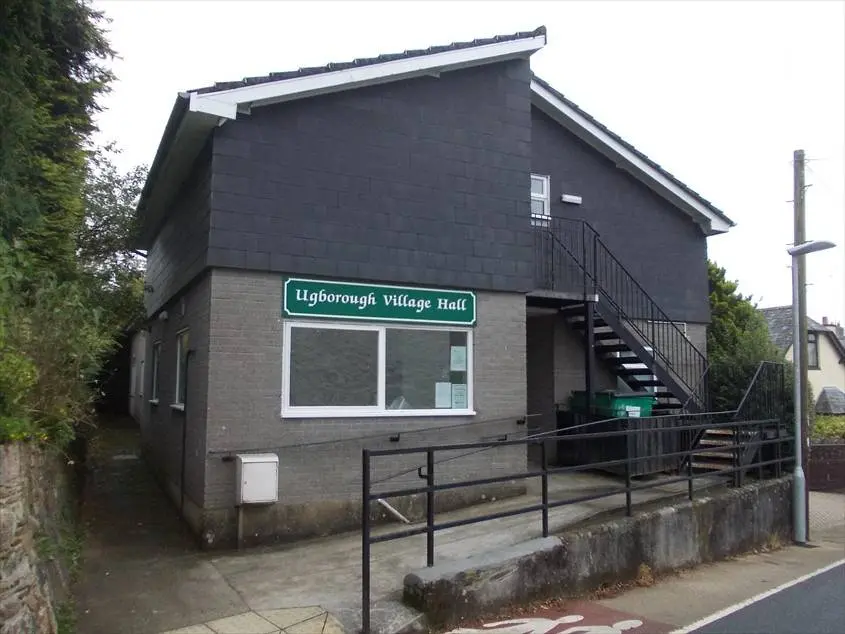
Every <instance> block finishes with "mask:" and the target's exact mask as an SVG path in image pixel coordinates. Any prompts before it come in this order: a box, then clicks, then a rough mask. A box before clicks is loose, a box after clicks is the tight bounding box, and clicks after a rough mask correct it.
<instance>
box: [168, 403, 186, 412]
mask: <svg viewBox="0 0 845 634" xmlns="http://www.w3.org/2000/svg"><path fill="white" fill-rule="evenodd" d="M170 409H175V410H176V411H177V412H184V411H185V405H184V403H171V404H170Z"/></svg>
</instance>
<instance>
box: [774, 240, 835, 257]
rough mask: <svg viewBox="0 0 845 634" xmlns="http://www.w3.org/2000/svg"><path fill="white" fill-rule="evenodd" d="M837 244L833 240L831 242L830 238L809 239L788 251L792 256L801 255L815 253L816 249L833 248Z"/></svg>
mask: <svg viewBox="0 0 845 634" xmlns="http://www.w3.org/2000/svg"><path fill="white" fill-rule="evenodd" d="M835 246H836V245H835V244H834V243H833V242H829V241H828V240H808V241H807V242H802V243H801V244H796V245H795V246H794V247H792V248H790V249H787V250H786V251H787V253H789V255H791V256H792V257H797V256H799V255H807V254H808V253H815V252H816V251H825V250H826V249H832V248H833V247H835Z"/></svg>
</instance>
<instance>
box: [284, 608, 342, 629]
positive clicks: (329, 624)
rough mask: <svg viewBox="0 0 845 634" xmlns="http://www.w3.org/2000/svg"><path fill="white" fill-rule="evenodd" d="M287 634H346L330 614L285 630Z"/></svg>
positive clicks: (326, 613)
mask: <svg viewBox="0 0 845 634" xmlns="http://www.w3.org/2000/svg"><path fill="white" fill-rule="evenodd" d="M285 632H286V634H344V630H343V626H342V625H341V624H340V622H339V621H338V620H337V619H336V618H334V617H333V616H332V615H331V614H329V613H328V612H325V613H324V614H321V615H320V616H315V617H314V618H311V619H308V620H307V621H302V622H301V623H297V624H296V625H291V626H290V627H286V628H285Z"/></svg>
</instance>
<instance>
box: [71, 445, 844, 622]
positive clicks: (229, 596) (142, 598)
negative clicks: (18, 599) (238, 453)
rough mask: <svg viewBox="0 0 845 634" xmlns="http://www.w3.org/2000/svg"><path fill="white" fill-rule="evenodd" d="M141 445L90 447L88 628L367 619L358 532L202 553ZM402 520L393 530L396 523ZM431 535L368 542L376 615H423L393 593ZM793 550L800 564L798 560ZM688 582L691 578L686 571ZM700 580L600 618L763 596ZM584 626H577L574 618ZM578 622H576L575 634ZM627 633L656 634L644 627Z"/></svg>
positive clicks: (491, 533)
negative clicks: (645, 606)
mask: <svg viewBox="0 0 845 634" xmlns="http://www.w3.org/2000/svg"><path fill="white" fill-rule="evenodd" d="M137 442H138V437H137V432H136V431H134V430H103V431H102V433H101V442H100V444H99V445H98V446H95V447H94V448H92V452H91V454H92V455H91V460H92V464H93V468H94V471H93V473H92V475H91V477H90V478H89V482H88V483H87V486H86V494H85V500H84V504H83V513H84V517H85V521H86V525H87V536H86V547H85V553H84V564H83V570H82V576H81V581H80V584H79V586H78V589H77V604H78V608H79V622H78V630H79V632H80V634H100V633H102V634H113V633H115V632H120V633H121V634H158V633H161V632H171V631H177V632H179V633H180V634H209V633H211V632H213V633H215V634H258V633H262V632H265V631H266V632H267V634H270V633H277V632H286V633H287V634H337V633H339V632H340V631H341V630H345V631H347V632H353V631H356V630H357V629H358V627H360V583H361V581H360V536H359V535H357V534H351V535H340V536H335V537H331V538H325V539H318V540H312V541H310V542H301V543H298V544H295V545H291V546H287V547H275V548H257V549H252V550H249V551H245V552H215V553H207V552H201V551H198V550H197V549H196V546H195V545H194V542H193V540H192V539H191V537H190V535H189V534H188V532H187V530H186V529H185V528H184V526H183V524H182V522H181V520H180V518H179V516H178V513H177V512H176V510H175V509H174V508H173V506H172V505H171V503H170V502H169V501H168V500H167V499H166V498H165V496H164V495H163V493H162V492H161V490H160V489H159V488H158V486H157V485H156V484H155V482H154V481H153V479H152V478H151V476H150V475H149V472H148V471H147V469H146V466H145V465H144V463H143V461H141V460H140V459H139V457H138V448H137ZM611 486H614V485H612V484H611ZM685 486H686V485H685V483H678V484H677V485H674V486H663V487H662V488H661V489H655V490H652V491H649V492H647V493H646V492H640V493H638V494H637V495H636V497H635V500H637V501H640V502H642V501H647V500H649V499H656V498H659V497H665V496H667V495H672V494H676V493H678V492H683V491H684V490H685ZM607 487H608V480H607V479H606V478H601V477H597V476H590V475H583V476H578V477H569V478H567V479H565V480H563V479H561V480H556V481H554V483H553V485H552V486H551V487H550V492H551V495H552V498H553V499H555V497H556V496H557V499H560V498H565V497H572V496H577V495H583V494H585V493H588V492H597V491H599V490H601V489H605V490H606V489H607ZM827 495H828V496H833V497H827V498H817V497H815V494H814V497H813V498H812V501H811V504H812V505H813V506H814V508H821V507H822V506H823V507H824V509H825V513H824V514H821V515H819V514H818V513H816V515H818V516H819V517H820V518H822V519H821V520H819V521H817V522H816V523H815V524H813V525H812V526H811V533H812V536H813V539H814V540H816V539H820V538H821V536H823V534H824V531H831V530H833V531H839V530H842V529H841V527H843V526H845V520H843V518H842V515H843V514H842V512H840V509H842V508H843V507H842V506H841V501H842V500H843V499H845V498H843V497H842V496H836V495H835V494H827ZM819 499H821V500H822V501H823V504H822V505H821V506H819V504H816V501H817V500H819ZM623 500H624V496H622V495H619V496H616V497H613V498H605V499H603V500H597V501H594V502H590V503H586V504H578V505H572V506H566V507H561V508H558V509H556V510H555V511H554V512H553V513H552V514H551V517H550V528H551V529H552V531H557V530H561V529H563V528H564V527H566V526H567V525H570V524H572V523H574V522H577V521H579V520H583V519H586V518H589V517H591V516H593V515H595V514H597V513H601V512H603V511H606V510H608V509H613V508H618V507H619V506H620V505H621V504H622V503H623ZM537 501H539V497H538V496H537V495H536V492H533V493H532V495H529V496H525V497H523V498H520V499H516V500H504V501H498V502H493V503H489V504H486V505H483V506H480V507H475V508H472V509H465V510H463V511H460V512H457V513H454V514H449V517H450V518H455V519H457V518H461V517H469V516H471V515H473V514H477V513H487V512H492V511H494V510H504V509H507V508H515V507H517V506H524V505H527V504H530V503H535V502H537ZM443 518H444V519H445V515H444V516H443ZM819 522H821V523H819ZM397 527H398V526H397V525H391V526H390V527H388V528H389V529H390V530H395V529H396V528H397ZM379 530H384V529H379ZM539 532H540V518H539V514H537V515H536V516H535V515H533V514H532V515H523V516H517V517H511V518H504V519H501V520H495V521H492V522H486V523H483V524H477V525H474V526H467V527H461V528H456V529H450V530H447V531H443V532H442V533H438V534H437V537H436V545H437V551H436V552H437V559H438V560H440V561H442V560H449V559H457V558H463V557H466V556H468V555H472V554H475V553H480V552H485V551H489V550H492V549H496V548H498V547H502V546H509V545H513V544H517V543H519V542H522V541H526V540H528V539H532V538H534V537H537V536H538V535H539ZM424 540H425V538H424V536H418V537H415V538H408V539H403V540H398V541H394V542H387V543H383V544H376V545H375V546H374V547H373V578H372V582H373V585H372V592H373V597H374V600H375V605H374V609H373V620H374V624H379V625H381V626H382V627H385V628H387V629H391V628H392V629H393V630H395V629H397V628H398V626H401V625H403V624H407V623H408V622H409V621H410V620H411V619H414V618H416V616H417V615H416V613H415V612H413V611H412V610H409V609H407V608H404V607H403V606H402V605H401V604H400V603H399V601H398V600H397V598H398V597H397V594H398V592H399V591H400V590H401V588H402V579H403V577H404V575H405V573H406V572H407V571H409V570H413V569H416V568H419V567H420V566H422V565H424V557H425V546H424V544H425V541H424ZM842 544H845V539H843V540H842V541H841V542H840V544H839V545H837V546H836V548H838V549H839V550H838V552H841V551H842ZM830 556H831V550H830V548H829V547H823V548H820V549H815V550H808V551H806V553H804V554H802V555H801V556H800V557H799V556H797V555H788V556H786V560H784V561H780V560H779V561H780V563H779V564H778V565H777V566H774V567H773V566H771V565H768V564H764V563H757V564H753V563H749V564H747V565H746V566H743V567H740V568H741V569H742V570H745V571H746V572H749V571H751V572H753V571H757V572H758V573H760V571H759V570H758V568H760V567H761V566H762V571H763V572H762V573H761V574H763V575H764V576H763V577H762V579H764V580H765V581H767V582H768V581H773V582H774V583H775V585H777V584H778V583H782V582H783V581H786V580H788V579H790V578H793V577H794V576H797V575H800V574H803V573H804V572H807V571H808V570H805V569H804V568H802V566H804V567H806V566H807V565H808V564H807V562H808V561H817V562H819V563H818V565H816V566H815V567H816V568H818V567H819V566H820V565H823V564H824V563H828V562H829V561H830ZM789 557H792V558H793V560H794V561H791V562H790V560H789ZM755 566H756V567H755ZM704 568H705V569H707V568H708V567H704ZM790 575H791V576H790ZM679 579H680V581H683V577H680V578H679ZM694 580H695V577H694V576H693V577H691V578H690V579H689V580H688V581H689V582H690V583H691V585H687V586H684V585H683V583H680V585H678V583H673V584H671V587H677V588H684V587H686V590H685V593H684V594H683V596H681V597H677V596H676V597H670V600H668V601H666V602H664V604H665V605H667V606H670V607H671V606H672V605H687V604H689V597H690V596H695V597H696V602H695V603H694V604H693V605H695V606H698V608H700V612H697V613H692V612H689V611H687V613H686V614H680V615H679V614H677V612H674V613H673V612H672V610H671V609H669V610H664V611H663V612H661V610H659V609H654V610H652V611H651V612H649V613H646V612H643V611H642V609H641V606H642V603H635V604H634V605H630V604H627V605H626V604H625V600H624V597H620V598H619V601H618V602H617V603H614V602H613V600H610V601H607V602H600V603H599V604H598V606H595V607H594V608H592V609H593V613H591V614H593V615H594V616H595V610H598V609H599V607H601V609H607V610H611V611H615V613H616V614H617V616H618V614H622V615H623V616H624V615H635V616H636V615H639V617H638V618H639V619H640V620H643V622H644V623H650V624H651V625H649V627H655V628H659V627H663V625H662V624H672V625H673V626H677V625H684V624H687V623H691V622H693V621H695V620H697V619H699V618H702V617H704V616H706V615H708V614H710V613H712V612H714V611H716V610H718V609H721V608H722V607H724V606H725V605H728V604H729V603H733V602H735V601H736V600H738V599H741V598H746V597H736V594H737V592H740V593H741V592H743V591H745V590H746V589H750V590H752V591H751V592H750V593H749V595H748V596H751V594H754V593H755V592H757V591H759V585H757V586H755V585H754V583H755V582H754V580H752V579H745V580H743V581H740V582H738V583H739V585H738V586H737V588H738V590H737V588H733V589H730V590H729V591H730V592H731V596H730V597H728V598H727V599H726V597H724V596H722V595H720V592H719V588H725V586H724V584H722V583H721V582H720V581H719V580H716V581H715V582H709V583H705V584H704V586H701V587H698V586H696V584H695V582H694ZM756 583H757V584H759V583H760V582H759V581H757V582H756ZM764 589H765V588H764ZM658 603H659V602H658ZM607 614H611V612H608V613H607ZM564 616H567V615H564ZM569 616H571V615H569ZM582 616H585V620H584V622H583V623H581V626H582V627H585V626H586V624H587V621H586V616H589V615H582ZM687 617H689V618H687ZM620 618H621V617H620ZM631 618H633V617H631ZM625 620H626V618H623V619H622V621H625ZM627 620H630V619H627ZM618 622H621V621H618ZM577 625H578V624H577V623H575V622H571V623H569V624H568V626H567V627H568V628H573V627H576V626H577ZM611 625H612V624H611ZM603 627H606V626H603ZM180 628H182V629H180ZM186 628H187V629H186ZM563 629H564V630H566V629H567V628H563ZM578 631H579V630H577V629H576V630H571V633H570V634H574V633H575V632H578ZM580 631H583V630H580ZM587 631H589V630H587ZM604 631H608V630H604ZM659 631H660V632H662V631H663V630H659ZM657 632H658V630H657V629H655V633H657ZM516 634H525V632H517V633H516ZM632 634H647V633H646V632H645V630H642V629H640V630H639V631H636V630H634V631H632Z"/></svg>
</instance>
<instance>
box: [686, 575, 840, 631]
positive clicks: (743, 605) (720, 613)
mask: <svg viewBox="0 0 845 634" xmlns="http://www.w3.org/2000/svg"><path fill="white" fill-rule="evenodd" d="M843 564H845V559H840V560H839V561H835V562H833V563H832V564H829V565H827V566H825V567H824V568H819V569H818V570H814V571H813V572H810V573H807V574H806V575H803V576H801V577H798V578H797V579H793V580H792V581H787V582H786V583H784V584H781V585H779V586H778V587H776V588H772V589H771V590H767V591H766V592H761V593H760V594H758V595H756V596H753V597H751V598H750V599H746V600H745V601H740V602H739V603H735V604H734V605H732V606H730V607H727V608H725V609H724V610H719V611H718V612H714V613H713V614H711V615H710V616H706V617H704V618H703V619H701V620H699V621H696V622H695V623H692V624H691V625H687V626H686V627H682V628H679V629H677V630H672V631H671V632H670V634H690V632H694V631H695V630H697V629H698V628H700V627H704V626H705V625H709V624H710V623H713V622H714V621H718V620H719V619H722V618H724V617H726V616H728V615H730V614H733V613H734V612H739V611H740V610H741V609H743V608H747V607H748V606H749V605H752V604H754V603H757V602H758V601H762V600H763V599H767V598H769V597H770V596H772V595H773V594H777V593H778V592H781V591H783V590H786V589H787V588H791V587H792V586H797V585H798V584H799V583H804V582H805V581H807V580H809V579H812V578H813V577H815V576H817V575H821V574H824V573H825V572H828V571H829V570H833V569H834V568H836V567H838V566H841V565H843Z"/></svg>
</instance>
